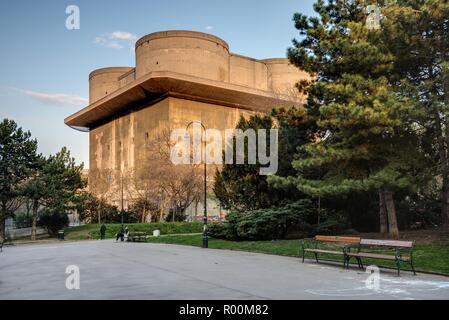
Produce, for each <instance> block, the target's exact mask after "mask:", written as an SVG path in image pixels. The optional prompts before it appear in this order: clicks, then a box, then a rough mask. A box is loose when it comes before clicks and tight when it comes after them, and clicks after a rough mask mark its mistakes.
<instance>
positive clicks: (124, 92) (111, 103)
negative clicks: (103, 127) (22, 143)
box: [64, 71, 304, 128]
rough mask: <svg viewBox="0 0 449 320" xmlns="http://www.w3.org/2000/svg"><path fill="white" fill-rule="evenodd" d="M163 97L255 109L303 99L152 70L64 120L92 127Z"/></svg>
mask: <svg viewBox="0 0 449 320" xmlns="http://www.w3.org/2000/svg"><path fill="white" fill-rule="evenodd" d="M167 96H172V97H180V98H184V99H188V100H194V101H200V102H207V103H212V104H219V105H223V106H227V107H235V108H240V109H246V110H253V111H259V112H268V111H270V110H271V109H272V108H273V107H292V106H301V105H302V104H303V103H304V101H303V99H304V98H302V97H300V96H299V95H298V96H297V97H293V96H288V95H285V94H276V93H273V92H269V91H264V90H258V89H254V88H250V87H245V86H240V85H236V84H232V83H227V82H220V81H214V80H208V79H203V78H198V77H194V76H189V75H185V74H180V73H175V72H168V71H155V72H151V73H149V74H147V75H145V76H144V77H141V78H139V79H137V80H135V81H133V82H132V83H130V84H128V85H126V86H124V87H122V88H120V89H118V90H117V91H115V92H113V93H111V94H109V95H108V96H106V97H104V98H103V99H100V100H99V101H97V102H95V103H93V104H91V105H89V106H87V107H86V108H84V109H82V110H80V111H78V112H77V113H75V114H73V115H71V116H69V117H67V118H66V119H65V120H64V122H65V124H66V125H68V126H71V127H84V128H92V127H94V126H95V125H96V124H97V123H99V122H100V121H101V120H102V119H105V118H110V117H113V116H114V115H116V114H120V113H122V112H125V111H126V110H130V109H132V108H133V107H134V106H136V105H138V102H142V101H147V102H150V101H158V100H159V99H161V98H164V97H167Z"/></svg>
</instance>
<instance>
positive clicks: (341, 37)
mask: <svg viewBox="0 0 449 320" xmlns="http://www.w3.org/2000/svg"><path fill="white" fill-rule="evenodd" d="M367 4H377V5H380V4H379V3H377V1H373V3H367V1H363V0H353V1H335V0H330V1H328V2H326V3H325V2H324V1H322V0H319V1H317V2H316V4H315V5H314V9H315V11H316V12H317V14H318V16H319V17H310V18H309V17H306V16H304V15H302V14H295V16H294V21H295V25H296V28H297V29H298V30H299V32H300V35H302V36H304V39H303V40H302V41H296V40H295V41H294V46H293V47H292V48H291V49H289V58H290V60H291V62H292V63H294V64H295V65H296V66H298V67H299V68H301V69H303V70H305V71H307V72H309V73H311V74H312V75H313V80H311V81H309V82H308V81H302V82H301V83H299V84H298V89H299V90H300V91H302V92H303V93H305V94H307V95H308V100H307V104H306V105H305V109H306V111H307V116H308V117H309V119H311V121H314V122H315V123H316V125H317V130H316V139H315V141H314V142H312V143H309V144H307V145H305V146H304V147H302V148H301V150H300V152H299V154H298V156H299V159H297V160H295V161H293V167H294V168H295V169H296V170H297V172H298V174H297V175H295V176H291V177H288V178H280V177H273V178H270V181H271V182H272V183H273V184H274V185H275V186H278V187H279V186H282V185H285V184H294V185H296V186H297V188H298V189H299V190H301V191H303V192H305V193H307V194H309V195H313V196H317V197H325V196H329V195H338V194H347V193H351V192H354V191H373V190H377V191H378V192H379V199H380V214H381V219H380V220H381V222H382V221H386V220H388V225H389V233H390V236H391V237H392V238H397V237H398V226H397V218H396V210H395V205H394V192H395V191H396V190H398V189H404V188H409V187H412V186H413V185H414V182H415V176H414V174H413V173H414V172H415V170H416V168H417V167H418V166H419V164H420V158H419V156H418V155H417V154H416V153H417V152H416V145H415V144H416V138H415V136H414V131H413V128H412V123H411V118H410V116H409V115H410V113H411V110H410V103H409V102H408V101H407V99H406V98H404V97H401V96H399V95H398V94H396V92H395V91H394V90H393V88H392V87H391V86H390V85H389V80H388V75H389V73H390V72H391V71H392V68H393V62H394V55H392V54H391V53H390V52H389V50H388V47H387V46H385V45H384V44H383V42H382V41H380V39H381V36H382V30H381V29H372V28H368V27H367V24H366V22H367V11H366V8H367ZM311 172H313V173H315V175H310V173H311ZM316 173H319V175H318V177H319V178H317V175H316ZM382 213H386V214H387V218H385V216H384V215H382ZM381 229H382V231H386V230H385V226H382V228H381Z"/></svg>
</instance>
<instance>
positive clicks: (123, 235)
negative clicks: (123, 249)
mask: <svg viewBox="0 0 449 320" xmlns="http://www.w3.org/2000/svg"><path fill="white" fill-rule="evenodd" d="M118 239H120V241H121V242H123V241H125V230H123V227H122V228H121V229H120V232H119V233H117V236H116V238H115V242H117V241H118Z"/></svg>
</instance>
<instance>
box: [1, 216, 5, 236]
mask: <svg viewBox="0 0 449 320" xmlns="http://www.w3.org/2000/svg"><path fill="white" fill-rule="evenodd" d="M0 240H5V218H4V216H3V215H1V216H0Z"/></svg>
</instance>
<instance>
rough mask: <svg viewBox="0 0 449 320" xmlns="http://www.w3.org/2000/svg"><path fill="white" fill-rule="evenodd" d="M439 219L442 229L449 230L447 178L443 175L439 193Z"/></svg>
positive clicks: (448, 181)
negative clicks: (441, 187)
mask: <svg viewBox="0 0 449 320" xmlns="http://www.w3.org/2000/svg"><path fill="white" fill-rule="evenodd" d="M441 218H442V221H443V228H444V229H449V177H448V176H447V175H446V174H445V173H444V176H443V190H442V192H441Z"/></svg>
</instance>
